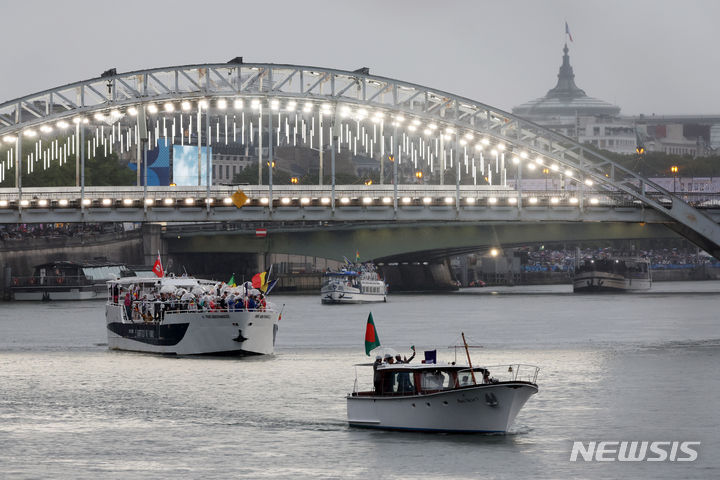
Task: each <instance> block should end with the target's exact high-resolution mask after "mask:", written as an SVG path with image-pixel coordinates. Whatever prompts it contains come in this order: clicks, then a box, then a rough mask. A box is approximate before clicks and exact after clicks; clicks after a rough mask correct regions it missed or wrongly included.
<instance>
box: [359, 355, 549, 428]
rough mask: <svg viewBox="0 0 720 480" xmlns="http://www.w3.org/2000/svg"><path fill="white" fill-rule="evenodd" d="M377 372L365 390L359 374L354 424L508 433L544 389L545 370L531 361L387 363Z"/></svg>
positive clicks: (377, 366) (376, 366) (376, 368)
mask: <svg viewBox="0 0 720 480" xmlns="http://www.w3.org/2000/svg"><path fill="white" fill-rule="evenodd" d="M373 370H374V374H373V388H372V390H359V389H358V380H357V378H356V380H355V388H354V389H353V392H352V393H350V394H348V396H347V415H348V423H349V424H350V426H353V427H365V428H379V429H386V430H413V431H425V432H448V433H505V432H507V431H508V429H509V428H510V425H511V424H512V422H513V420H515V417H516V416H517V414H518V412H520V409H521V408H522V407H523V405H525V402H527V400H528V399H529V398H530V396H531V395H533V394H535V393H537V391H538V386H537V384H536V381H537V375H538V371H539V368H538V367H535V366H531V365H520V364H515V365H502V366H493V367H482V368H478V367H475V368H471V367H469V366H465V365H457V364H454V363H450V364H447V363H421V364H403V363H400V364H388V363H383V364H380V365H374V366H373ZM496 376H497V378H496Z"/></svg>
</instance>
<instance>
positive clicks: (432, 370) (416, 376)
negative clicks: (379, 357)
mask: <svg viewBox="0 0 720 480" xmlns="http://www.w3.org/2000/svg"><path fill="white" fill-rule="evenodd" d="M473 377H474V378H473ZM493 382H495V383H496V382H497V380H494V379H492V378H491V377H490V371H489V370H487V369H486V368H481V367H474V368H472V369H471V368H470V367H468V366H467V365H453V364H444V363H443V364H415V365H408V364H381V365H379V366H377V367H374V374H373V387H374V389H373V391H370V392H357V395H382V396H402V395H425V394H429V393H436V392H440V391H443V390H453V389H458V388H463V387H472V386H476V385H481V384H487V383H493Z"/></svg>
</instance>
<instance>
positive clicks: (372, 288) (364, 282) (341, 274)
mask: <svg viewBox="0 0 720 480" xmlns="http://www.w3.org/2000/svg"><path fill="white" fill-rule="evenodd" d="M320 301H321V302H322V303H374V302H387V285H386V284H385V282H384V281H383V280H382V279H381V278H380V275H378V273H377V272H376V271H375V268H374V266H372V265H363V266H359V268H357V269H343V270H340V271H338V272H326V273H325V276H324V277H323V284H322V288H321V290H320Z"/></svg>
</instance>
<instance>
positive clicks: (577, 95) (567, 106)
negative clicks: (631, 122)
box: [513, 44, 620, 120]
mask: <svg viewBox="0 0 720 480" xmlns="http://www.w3.org/2000/svg"><path fill="white" fill-rule="evenodd" d="M563 53H564V54H563V63H562V65H561V66H560V71H559V72H558V81H557V85H555V88H553V89H550V90H549V91H548V92H547V94H546V95H545V96H544V97H540V98H536V99H535V100H531V101H529V102H527V103H523V104H522V105H520V106H517V107H514V108H513V113H514V114H515V115H519V116H521V117H525V118H527V119H528V120H533V119H534V118H539V119H542V120H546V119H548V118H562V117H567V118H575V117H586V116H592V117H617V116H618V115H620V107H618V106H617V105H613V104H611V103H608V102H605V101H603V100H599V99H597V98H593V97H589V96H588V95H587V94H586V93H585V90H583V89H581V88H578V86H577V85H575V74H574V73H573V68H572V66H571V65H570V56H569V55H568V47H567V44H566V45H565V48H563Z"/></svg>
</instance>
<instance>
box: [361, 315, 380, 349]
mask: <svg viewBox="0 0 720 480" xmlns="http://www.w3.org/2000/svg"><path fill="white" fill-rule="evenodd" d="M379 346H380V338H379V337H378V334H377V330H375V322H373V317H372V312H370V315H368V321H367V327H365V355H367V356H368V357H369V356H370V351H371V350H372V349H373V348H377V347H379Z"/></svg>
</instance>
